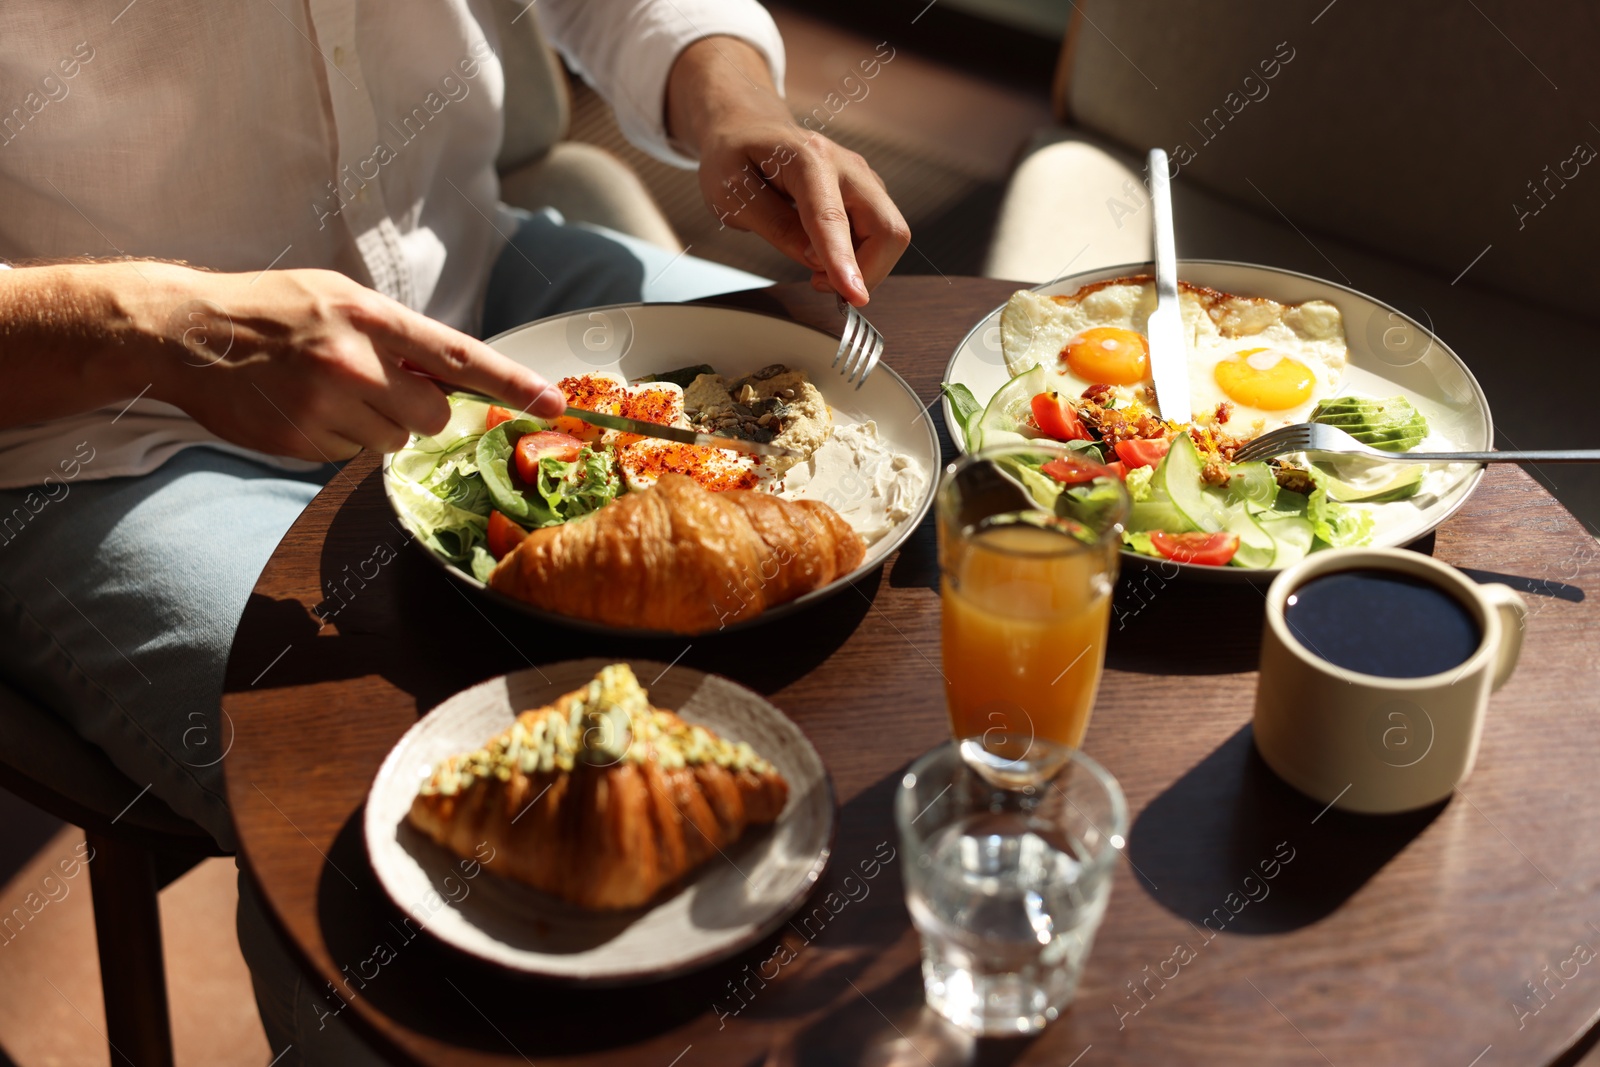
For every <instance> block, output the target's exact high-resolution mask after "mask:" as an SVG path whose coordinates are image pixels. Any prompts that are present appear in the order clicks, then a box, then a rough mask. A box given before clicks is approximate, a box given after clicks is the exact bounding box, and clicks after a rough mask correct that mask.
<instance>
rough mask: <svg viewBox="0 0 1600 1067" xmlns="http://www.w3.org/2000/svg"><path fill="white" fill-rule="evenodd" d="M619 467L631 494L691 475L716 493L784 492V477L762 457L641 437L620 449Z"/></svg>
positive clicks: (618, 456)
mask: <svg viewBox="0 0 1600 1067" xmlns="http://www.w3.org/2000/svg"><path fill="white" fill-rule="evenodd" d="M617 467H618V468H619V469H620V470H621V471H622V476H623V478H625V479H626V480H627V483H628V489H629V491H630V492H638V491H639V490H641V489H648V488H650V487H651V486H652V485H655V484H656V482H657V481H658V480H659V479H660V478H661V476H662V475H663V474H684V475H688V476H689V477H690V478H693V479H694V480H695V481H697V482H699V483H700V484H701V485H703V486H704V487H705V488H707V489H709V490H711V491H712V492H714V493H720V492H723V491H724V490H727V489H760V490H762V491H764V492H768V493H775V492H777V491H778V490H780V489H782V488H783V476H782V475H781V474H780V473H778V471H777V469H776V468H774V467H773V465H772V464H771V463H769V462H768V461H767V460H766V459H765V458H764V457H762V456H756V455H751V454H750V453H747V452H735V451H733V450H732V449H727V448H707V447H705V446H703V445H681V444H678V443H677V442H675V441H662V440H660V439H658V438H654V437H641V438H638V439H636V440H635V441H634V442H633V443H632V444H629V445H624V446H622V447H621V448H620V449H618V451H617Z"/></svg>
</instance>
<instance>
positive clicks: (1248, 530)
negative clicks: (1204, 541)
mask: <svg viewBox="0 0 1600 1067" xmlns="http://www.w3.org/2000/svg"><path fill="white" fill-rule="evenodd" d="M1223 529H1225V530H1227V531H1228V532H1229V533H1231V534H1238V535H1239V551H1237V552H1235V553H1234V554H1233V559H1232V560H1230V561H1229V562H1230V563H1232V564H1233V565H1234V566H1235V567H1249V568H1251V569H1254V570H1260V569H1262V568H1264V567H1270V566H1272V562H1273V560H1274V558H1276V556H1277V554H1278V543H1277V541H1275V540H1273V537H1272V535H1271V534H1269V533H1268V532H1267V531H1266V530H1264V529H1263V528H1262V526H1261V523H1259V522H1258V521H1256V517H1255V516H1254V515H1252V514H1250V511H1249V509H1248V508H1246V507H1244V506H1243V505H1239V504H1236V505H1234V506H1233V507H1232V508H1229V509H1228V513H1227V516H1226V518H1225V519H1224V522H1223Z"/></svg>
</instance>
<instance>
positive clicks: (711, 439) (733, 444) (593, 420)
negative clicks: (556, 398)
mask: <svg viewBox="0 0 1600 1067" xmlns="http://www.w3.org/2000/svg"><path fill="white" fill-rule="evenodd" d="M435 380H437V379H435ZM450 393H451V395H452V396H462V397H466V398H467V399H469V400H480V401H482V402H483V403H485V404H497V405H501V406H504V405H503V404H501V401H499V400H496V399H495V398H494V397H492V396H487V395H485V394H483V393H478V392H474V391H473V390H471V389H451V390H450ZM517 414H518V415H521V414H524V413H523V412H517ZM565 414H566V416H567V418H569V419H577V420H578V421H579V422H587V423H588V424H589V425H591V426H600V427H603V428H604V429H607V430H620V431H621V432H623V433H633V434H638V435H639V436H640V437H654V438H657V439H659V440H662V441H675V442H677V443H678V444H680V445H702V446H704V447H706V448H727V449H732V450H733V451H735V452H749V453H751V454H753V455H757V456H789V457H792V458H794V459H804V458H805V455H804V454H803V453H800V452H796V451H795V450H794V449H792V448H780V447H779V446H777V445H769V444H764V443H762V442H761V441H746V440H744V439H742V438H739V437H719V436H717V435H716V434H713V433H698V432H696V431H694V430H685V429H682V428H681V427H678V426H664V425H662V424H661V423H659V422H645V421H643V420H642V419H629V418H624V417H623V416H621V415H607V414H604V413H603V412H599V411H585V410H584V409H583V408H575V407H572V406H570V405H569V406H568V407H567V410H566V412H565Z"/></svg>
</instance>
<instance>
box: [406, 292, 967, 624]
mask: <svg viewBox="0 0 1600 1067" xmlns="http://www.w3.org/2000/svg"><path fill="white" fill-rule="evenodd" d="M489 345H490V346H491V347H493V348H494V349H496V350H497V351H499V352H502V353H504V354H505V355H508V356H510V357H511V358H512V359H514V360H516V361H517V362H518V363H521V364H522V365H524V366H526V367H531V368H533V369H534V370H536V371H538V372H539V373H540V374H542V375H544V376H545V377H546V378H548V379H549V380H550V381H552V382H555V381H559V380H560V379H562V378H566V377H570V376H574V375H582V374H595V373H599V372H605V373H610V374H617V375H621V376H622V377H623V378H626V379H627V380H628V381H634V380H636V379H638V378H642V377H644V376H645V375H648V374H660V373H662V372H665V371H673V370H679V369H681V368H683V367H690V366H695V365H697V364H701V363H707V364H710V365H711V366H713V367H715V368H716V369H717V372H718V373H719V374H721V375H723V376H724V377H726V378H728V379H730V380H732V379H734V378H738V377H742V376H743V375H746V374H750V373H752V372H754V371H757V370H760V369H761V368H762V367H765V366H768V365H770V364H773V363H783V364H786V365H788V366H789V367H791V368H792V369H795V370H803V371H805V372H806V376H807V377H809V378H810V379H811V382H812V384H814V385H815V386H816V387H817V388H818V389H819V390H821V392H822V395H823V398H824V399H826V400H827V402H828V406H829V407H830V408H832V410H833V417H834V422H835V424H836V425H838V424H849V423H861V422H866V421H868V420H872V421H873V422H875V423H877V427H878V437H879V439H880V440H882V441H884V442H885V443H886V444H888V445H889V447H891V448H893V449H894V450H895V451H896V452H900V453H903V454H905V455H907V456H910V457H911V459H912V460H913V461H914V462H915V463H916V464H917V465H918V466H919V467H920V468H921V471H922V473H923V476H924V485H923V492H922V498H921V499H920V500H919V501H918V502H917V505H916V507H915V508H914V509H913V510H912V513H911V515H910V516H909V517H908V518H906V519H905V521H903V522H901V523H900V524H899V525H898V526H896V527H895V528H894V529H893V530H891V531H890V532H889V533H888V534H887V535H886V536H884V537H883V538H881V539H879V540H878V542H877V543H876V544H872V545H869V546H867V554H866V557H865V558H864V559H863V560H862V561H861V566H859V567H857V568H856V569H855V570H854V571H852V572H851V573H849V574H846V575H844V576H842V577H839V578H836V579H834V580H833V581H832V582H830V583H828V584H827V585H825V586H823V587H822V588H820V589H815V590H813V591H811V592H810V593H807V594H806V595H804V596H801V597H797V598H796V599H794V600H791V601H789V602H788V603H786V604H779V605H778V606H776V607H773V608H768V609H767V610H766V611H764V612H762V613H761V614H759V615H754V616H751V617H750V618H748V619H744V620H741V621H740V622H737V623H733V624H730V625H728V626H727V627H726V628H725V629H726V630H735V629H742V628H744V627H746V626H752V625H758V624H760V623H763V622H770V621H771V620H773V619H776V618H781V617H782V616H784V615H787V614H790V613H791V612H794V611H798V610H799V609H800V608H802V607H804V606H806V605H807V604H810V603H813V602H815V601H817V600H820V599H822V598H823V597H827V596H831V595H832V594H834V593H836V592H838V591H839V590H841V589H843V588H844V587H845V586H846V585H847V584H848V583H850V582H853V581H855V580H856V579H857V578H860V577H861V576H862V575H864V574H867V573H868V572H870V571H871V570H872V569H873V568H875V567H877V566H878V565H879V564H881V563H882V562H883V561H884V560H885V559H887V558H888V557H889V554H890V553H892V552H893V551H894V550H895V549H897V548H899V547H900V546H901V544H903V543H904V542H905V540H906V538H908V537H910V536H911V534H912V531H914V530H915V529H916V528H917V526H918V525H919V524H920V523H921V522H922V520H923V518H924V517H925V516H926V515H927V513H928V508H929V507H931V506H932V504H933V492H934V488H935V487H936V486H937V484H938V480H939V435H938V431H937V430H935V429H934V427H933V419H932V418H931V417H929V415H928V413H927V410H926V409H925V408H924V406H923V403H922V401H921V400H919V399H918V398H917V394H916V393H915V392H913V391H912V389H911V386H909V385H907V384H906V381H905V379H904V378H902V377H900V375H898V374H896V373H895V372H894V370H893V369H892V368H891V367H890V366H889V365H888V363H887V362H880V363H879V364H878V366H877V368H876V369H875V370H874V371H873V372H872V375H871V377H869V378H868V379H867V380H866V382H865V383H864V384H863V385H862V387H861V388H860V389H859V390H858V389H857V388H856V387H855V386H854V385H851V384H849V383H847V382H846V381H845V380H844V377H843V376H842V375H840V374H839V372H838V370H837V369H836V368H834V367H832V366H831V364H832V363H833V360H834V355H835V354H836V353H837V352H838V350H839V339H838V338H837V337H834V336H832V335H831V334H827V333H824V332H823V331H821V330H817V329H813V328H812V327H810V326H805V325H802V324H801V323H798V322H794V321H792V320H790V319H785V318H779V317H778V316H775V315H764V314H761V313H760V312H755V311H740V310H737V309H734V308H720V307H707V306H704V305H701V304H617V305H613V306H611V307H603V308H588V309H585V310H583V311H575V312H571V313H569V314H565V315H556V316H552V317H551V318H548V319H540V320H539V321H538V322H531V323H528V324H527V325H525V326H519V327H517V328H516V329H514V330H509V331H507V332H506V333H503V334H501V335H499V336H498V337H494V338H491V339H490V340H489ZM393 459H394V454H393V453H390V454H388V455H386V456H385V457H384V461H383V469H384V492H385V494H386V495H387V496H388V498H389V506H390V507H392V508H394V510H395V514H396V515H397V516H398V517H399V518H400V521H401V522H402V523H403V524H405V525H406V526H407V529H410V524H409V522H408V520H407V519H406V517H405V512H404V510H403V509H401V508H399V507H396V506H395V500H394V496H393V490H392V488H391V486H390V484H389V476H388V471H389V465H390V463H391V462H393ZM816 488H817V489H818V490H823V491H825V490H827V489H828V488H830V487H829V486H825V485H821V484H818V485H817V486H816ZM842 491H844V492H846V493H850V492H852V491H855V490H853V489H852V487H850V486H844V487H842ZM411 532H412V533H413V534H415V533H416V531H415V530H412V531H411ZM425 551H426V550H425ZM428 556H429V558H431V559H433V560H434V561H435V562H437V563H439V564H441V565H442V566H444V568H445V570H446V571H447V572H448V573H449V574H450V575H451V576H452V577H453V578H455V579H456V580H458V581H460V582H462V583H464V584H465V585H468V586H471V587H472V588H473V589H475V590H477V591H478V592H479V593H480V594H482V595H486V596H489V597H491V598H493V599H495V600H497V601H499V602H500V603H503V604H507V605H510V606H513V607H515V608H516V609H518V610H521V611H523V612H526V613H528V614H531V615H534V616H537V617H539V618H543V619H547V620H556V621H559V622H560V623H561V624H562V625H564V626H571V627H577V628H580V629H586V630H596V631H601V632H605V633H626V634H630V635H640V636H642V635H646V634H650V633H652V632H651V631H644V630H623V629H620V628H617V627H610V626H606V625H604V624H601V623H596V622H592V621H589V620H586V619H576V618H572V617H570V616H566V615H558V614H555V613H552V612H547V611H543V610H541V609H539V608H536V607H534V606H533V605H531V604H527V603H524V602H523V601H520V600H515V599H513V598H511V597H508V596H505V595H503V594H501V593H497V592H495V591H494V590H491V589H489V588H488V587H487V586H486V585H484V584H483V583H482V582H479V581H477V580H476V579H474V578H473V577H472V575H470V574H467V573H466V572H465V571H462V570H459V569H458V568H456V567H453V566H450V564H449V563H447V562H446V561H445V560H444V559H442V558H440V557H438V556H436V555H434V554H433V553H432V552H428ZM674 636H675V635H674Z"/></svg>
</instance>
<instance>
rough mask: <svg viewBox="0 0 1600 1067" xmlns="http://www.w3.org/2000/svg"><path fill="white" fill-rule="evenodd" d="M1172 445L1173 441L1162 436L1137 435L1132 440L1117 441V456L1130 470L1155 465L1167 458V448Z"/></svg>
mask: <svg viewBox="0 0 1600 1067" xmlns="http://www.w3.org/2000/svg"><path fill="white" fill-rule="evenodd" d="M1171 447H1172V442H1171V441H1167V440H1163V439H1162V438H1160V437H1136V438H1134V439H1133V440H1131V441H1118V442H1117V444H1116V449H1117V458H1118V459H1120V460H1122V462H1124V463H1126V464H1127V465H1128V469H1129V470H1132V469H1133V468H1135V467H1154V466H1155V465H1156V464H1158V463H1160V462H1161V461H1162V460H1163V459H1165V458H1166V456H1167V449H1169V448H1171Z"/></svg>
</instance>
